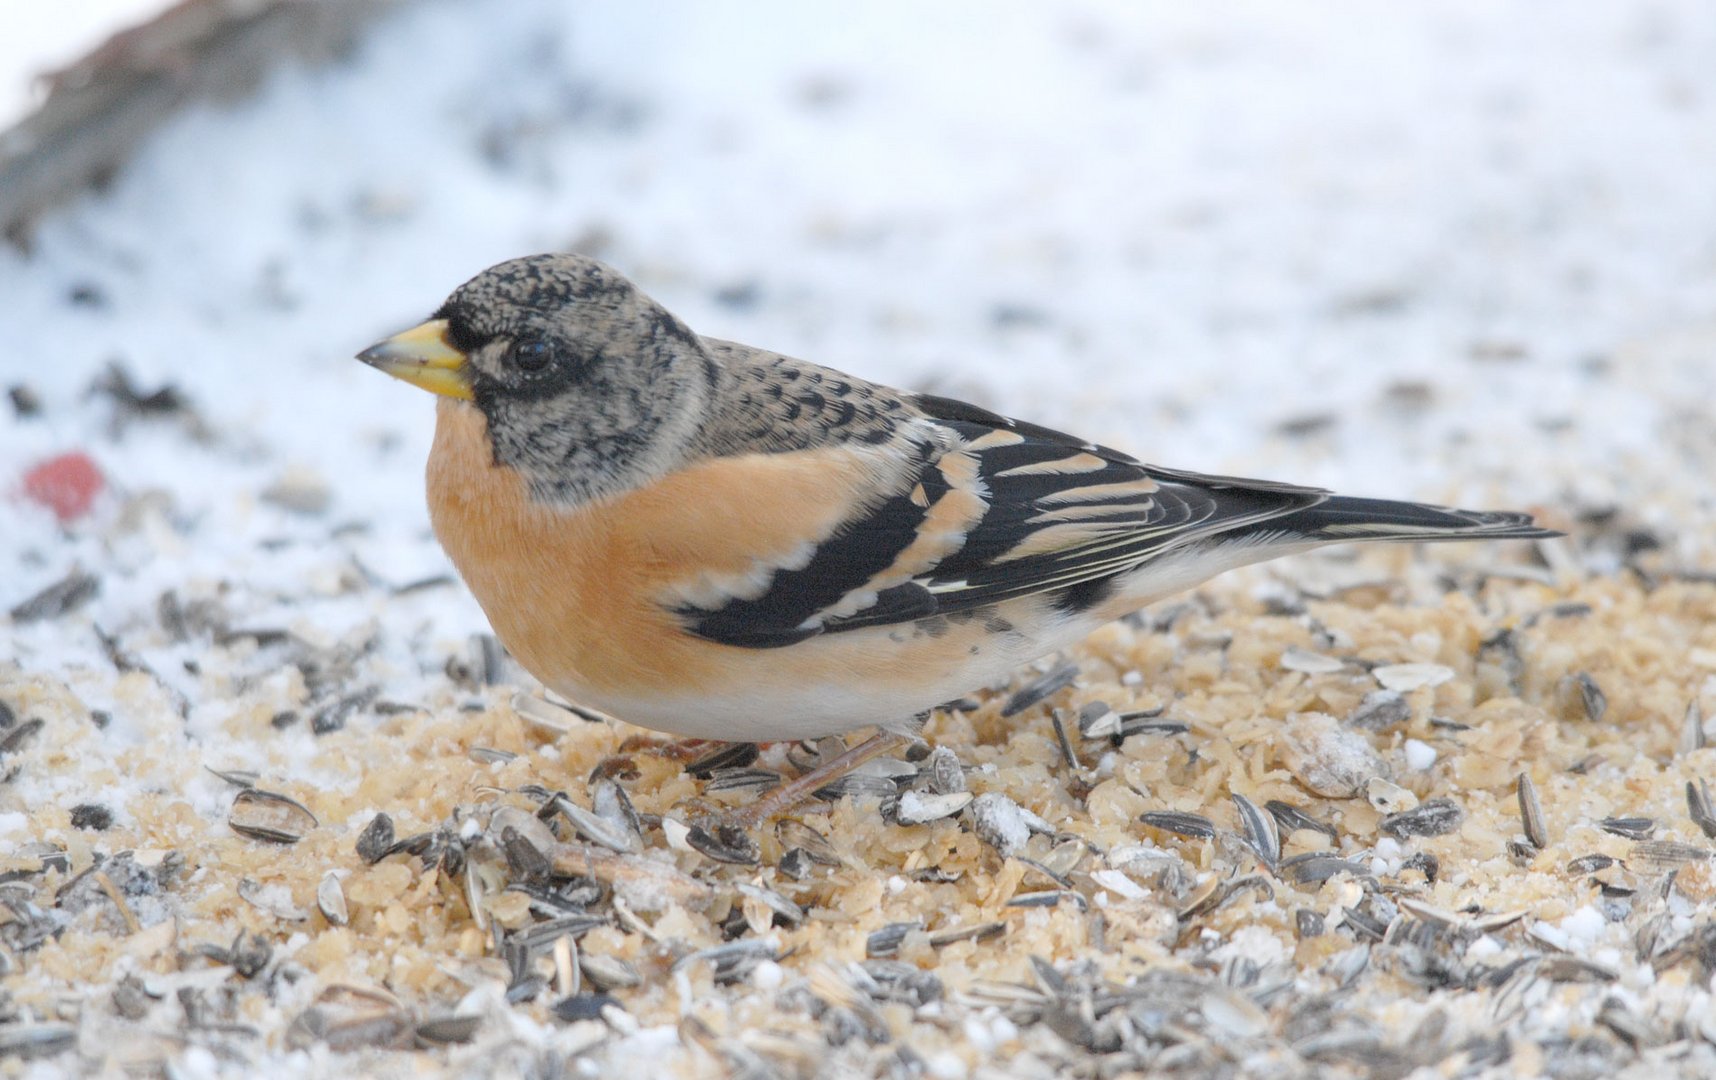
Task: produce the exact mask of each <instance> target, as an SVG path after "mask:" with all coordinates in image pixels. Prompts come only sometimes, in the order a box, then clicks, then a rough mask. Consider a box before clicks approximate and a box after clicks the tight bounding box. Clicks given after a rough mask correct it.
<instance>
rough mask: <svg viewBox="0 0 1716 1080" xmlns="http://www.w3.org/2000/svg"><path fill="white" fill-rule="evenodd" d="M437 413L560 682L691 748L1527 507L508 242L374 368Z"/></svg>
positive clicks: (464, 528) (910, 689)
mask: <svg viewBox="0 0 1716 1080" xmlns="http://www.w3.org/2000/svg"><path fill="white" fill-rule="evenodd" d="M359 359H361V360H363V361H364V362H366V363H368V364H371V365H373V366H375V367H377V368H379V369H381V370H382V371H385V372H386V373H388V374H389V375H393V376H395V377H397V378H400V379H403V380H405V381H406V382H409V383H412V384H414V385H417V386H420V387H422V388H424V389H426V390H430V391H433V392H434V393H435V394H437V395H439V397H440V400H439V404H438V408H437V412H436V425H435V438H434V444H433V448H432V449H431V451H430V454H429V463H428V470H427V474H428V498H429V510H430V518H431V521H432V522H433V524H434V529H435V534H436V536H437V537H438V538H439V539H440V541H441V544H442V546H443V547H445V549H446V551H447V554H448V555H449V556H450V557H451V558H452V560H453V563H454V565H455V566H456V567H457V568H458V570H459V573H460V574H461V575H462V576H463V577H464V580H465V582H466V583H467V584H468V585H469V586H470V588H471V591H472V592H473V593H474V594H475V595H476V598H477V600H478V602H479V603H480V604H481V605H482V608H483V611H484V612H485V613H486V614H487V615H488V618H489V621H490V622H491V623H492V624H493V626H494V630H495V633H496V634H497V635H498V636H499V637H500V640H501V641H502V642H503V643H504V644H505V645H506V646H507V648H508V649H510V650H511V651H512V653H513V655H514V656H516V657H517V658H518V660H519V662H520V663H521V664H523V665H524V667H525V668H526V669H527V670H529V671H530V672H531V674H533V675H535V676H536V677H537V678H538V679H540V680H541V681H542V682H543V683H544V684H545V685H546V686H548V687H550V688H552V689H553V690H555V691H556V692H558V693H560V694H563V695H565V696H566V697H567V698H569V699H571V700H573V701H576V702H580V703H583V704H586V705H590V706H593V707H595V708H598V709H601V710H602V711H604V712H607V713H609V714H611V715H613V716H616V717H619V718H621V719H623V720H627V721H630V722H632V723H635V724H640V725H642V726H644V727H648V728H653V729H655V730H658V731H663V732H671V733H674V734H678V735H684V736H692V737H696V738H707V739H721V740H744V741H771V740H795V739H808V738H814V737H819V736H824V735H830V734H835V733H842V732H847V731H851V730H853V729H856V728H861V727H866V726H870V725H876V726H879V727H880V728H881V729H882V730H881V733H880V734H878V735H877V736H876V737H874V738H872V739H870V740H869V741H868V742H866V743H863V744H861V745H860V746H858V747H856V748H854V749H853V750H852V751H849V752H848V753H846V754H843V755H841V756H840V757H839V758H837V759H836V760H835V761H833V762H830V763H828V764H827V765H826V766H824V767H823V768H820V769H818V770H816V771H815V772H814V773H813V774H811V775H810V776H807V777H803V778H800V780H799V781H795V782H794V783H793V784H788V785H785V786H783V787H782V788H778V789H776V791H775V792H774V793H772V794H771V795H770V796H769V797H768V798H766V799H764V800H762V801H760V802H758V803H754V804H752V806H751V807H749V808H747V809H746V810H745V811H744V812H743V813H742V815H741V818H742V823H743V824H755V823H756V822H758V821H761V820H764V819H765V818H766V817H767V816H769V815H770V814H772V813H776V812H779V811H780V810H782V809H784V808H786V807H787V806H790V805H792V804H793V803H794V802H796V801H801V800H802V799H803V798H804V797H807V796H808V795H809V794H810V793H811V792H812V791H814V790H816V789H817V788H818V787H820V786H822V785H824V784H826V783H827V782H828V780H829V779H830V778H831V777H832V776H834V775H838V774H839V773H840V772H841V771H844V770H847V769H849V768H851V767H853V766H854V765H855V764H856V763H857V762H859V761H862V760H863V759H864V758H866V757H869V756H873V755H874V754H877V753H880V752H882V751H884V750H887V749H889V748H890V747H892V746H896V745H898V743H899V742H900V741H901V740H903V739H904V738H908V737H910V732H911V731H913V730H914V728H913V727H912V718H916V717H918V716H919V715H920V714H923V713H925V712H926V711H927V710H929V709H930V708H932V707H933V706H935V705H937V704H939V703H942V702H946V701H949V700H952V699H954V698H957V697H959V696H961V695H963V694H965V693H966V692H968V691H970V690H972V689H973V688H977V687H982V686H987V685H990V684H992V683H995V682H997V681H998V680H1000V679H1001V678H1002V677H1004V676H1006V675H1007V674H1008V673H1009V672H1011V671H1013V670H1015V669H1017V668H1019V667H1020V666H1021V665H1024V664H1026V663H1028V662H1030V661H1032V660H1035V659H1037V658H1038V657H1040V656H1042V655H1044V654H1046V653H1049V652H1053V651H1054V650H1057V649H1060V648H1063V647H1065V646H1068V645H1071V644H1072V643H1074V642H1076V641H1078V640H1079V639H1080V638H1083V637H1084V636H1085V635H1086V634H1088V633H1090V632H1091V631H1092V630H1094V629H1096V628H1097V627H1098V626H1101V625H1102V624H1103V623H1106V622H1108V621H1110V620H1112V619H1116V618H1119V617H1121V616H1123V615H1126V614H1128V613H1130V612H1133V611H1136V610H1138V609H1139V608H1141V607H1144V606H1145V605H1147V604H1149V603H1151V602H1152V601H1154V600H1158V599H1161V598H1162V597H1165V596H1168V595H1169V594H1172V593H1176V592H1179V591H1181V590H1183V589H1186V588H1189V587H1191V586H1193V585H1196V584H1198V583H1199V582H1202V581H1204V580H1206V579H1207V578H1210V577H1212V576H1213V575H1215V574H1219V573H1221V572H1223V571H1225V570H1229V569H1232V568H1234V567H1238V566H1243V565H1245V564H1248V563H1254V562H1258V561H1260V560H1264V559H1271V558H1274V557H1276V556H1278V555H1285V554H1290V553H1294V552H1301V551H1305V550H1307V549H1310V548H1314V547H1318V546H1321V545H1324V544H1331V543H1346V542H1351V541H1360V540H1363V541H1371V540H1386V541H1423V540H1467V539H1504V538H1505V539H1528V538H1535V537H1548V536H1555V535H1559V534H1557V533H1554V532H1551V531H1549V530H1546V529H1541V528H1538V527H1536V526H1534V525H1533V524H1532V521H1531V518H1530V517H1529V516H1527V515H1525V514H1516V513H1492V512H1483V511H1471V510H1454V509H1447V508H1444V507H1438V506H1427V505H1421V504H1418V503H1409V502H1392V501H1385V500H1381V499H1363V498H1348V497H1344V496H1338V495H1332V494H1330V493H1329V492H1327V491H1323V490H1320V489H1317V488H1309V487H1300V486H1297V485H1293V484H1281V483H1272V482H1268V481H1258V480H1242V479H1236V478H1232V477H1223V476H1205V475H1201V474H1198V473H1193V472H1184V471H1180V470H1176V469H1165V468H1160V467H1158V466H1154V465H1147V464H1144V463H1143V462H1140V461H1138V460H1137V459H1135V458H1133V457H1131V456H1129V455H1127V454H1124V453H1121V452H1120V451H1117V450H1111V449H1109V448H1107V447H1104V446H1098V445H1096V444H1094V443H1090V442H1086V441H1085V440H1083V439H1080V438H1078V437H1076V436H1073V435H1066V434H1062V433H1061V432H1058V431H1052V430H1050V429H1048V428H1045V427H1039V426H1038V425H1036V424H1031V423H1026V422H1024V421H1020V420H1012V419H1009V418H1007V417H1004V416H998V415H996V414H995V413H992V412H989V411H987V410H985V409H981V408H978V407H977V406H975V405H969V404H967V403H965V402H962V401H955V400H952V399H949V398H943V397H935V396H932V395H928V394H914V393H908V392H905V391H900V390H894V389H891V388H889V387H886V386H880V385H878V384H875V383H870V382H866V381H864V380H863V379H859V378H855V377H853V376H850V375H846V374H843V373H841V372H838V371H834V370H832V369H829V368H824V367H818V366H816V365H814V364H809V363H806V362H804V361H802V360H795V359H793V358H791V357H787V356H781V355H779V354H777V353H772V352H768V351H766V350H763V349H757V348H752V347H750V346H748V345H739V344H735V343H733V342H729V341H718V340H715V339H713V338H705V337H700V336H699V335H697V334H696V333H694V332H693V331H692V330H691V329H690V328H689V327H687V326H686V325H685V324H684V323H682V322H680V321H679V320H678V319H677V318H675V317H674V316H673V315H672V314H671V313H670V312H668V311H667V310H666V309H664V308H663V307H661V305H659V304H657V303H656V302H655V301H653V300H651V299H650V298H649V297H648V296H645V295H644V294H643V293H642V292H641V291H640V290H639V289H638V288H637V287H636V286H634V285H633V284H632V283H631V282H630V281H628V280H626V279H625V278H624V277H622V276H621V275H620V274H619V273H617V272H616V271H614V270H612V269H610V268H609V267H607V266H604V265H602V264H601V263H598V262H595V261H594V260H591V259H587V258H583V257H580V256H574V255H537V256H532V257H528V258H522V259H514V260H511V261H509V262H504V263H501V264H500V265H498V266H494V267H491V268H490V269H488V270H485V271H483V272H482V273H481V274H478V275H477V276H476V277H474V278H472V279H471V280H470V281H468V282H466V283H465V284H463V285H461V286H459V288H458V289H457V290H455V291H454V292H453V294H452V295H451V296H450V297H448V299H447V301H446V303H444V304H443V305H441V308H440V310H438V311H437V312H435V314H434V315H433V317H431V318H430V319H429V320H428V321H427V322H425V323H423V324H422V325H420V326H417V327H415V328H414V329H411V330H407V331H405V332H403V333H401V334H398V335H396V336H394V337H391V338H388V339H387V340H386V341H383V342H381V343H380V344H378V345H375V346H373V347H372V348H370V349H367V350H365V351H364V352H363V353H361V354H359Z"/></svg>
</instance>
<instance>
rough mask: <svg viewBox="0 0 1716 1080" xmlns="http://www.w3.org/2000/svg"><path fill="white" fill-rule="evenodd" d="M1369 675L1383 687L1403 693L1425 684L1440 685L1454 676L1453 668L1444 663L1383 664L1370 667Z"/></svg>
mask: <svg viewBox="0 0 1716 1080" xmlns="http://www.w3.org/2000/svg"><path fill="white" fill-rule="evenodd" d="M1371 676H1372V677H1373V678H1375V679H1376V681H1377V682H1379V683H1381V684H1382V686H1383V689H1385V690H1394V691H1397V692H1399V693H1405V692H1407V691H1409V690H1417V689H1419V688H1420V687H1425V686H1441V685H1442V684H1443V683H1445V682H1447V681H1448V680H1450V679H1452V678H1453V677H1454V669H1453V668H1451V667H1448V666H1446V665H1444V664H1384V665H1383V666H1382V667H1379V668H1374V669H1372V670H1371Z"/></svg>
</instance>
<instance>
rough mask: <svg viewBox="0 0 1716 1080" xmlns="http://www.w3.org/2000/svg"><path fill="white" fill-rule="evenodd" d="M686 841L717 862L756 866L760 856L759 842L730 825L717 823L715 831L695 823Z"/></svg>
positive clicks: (694, 848) (686, 836)
mask: <svg viewBox="0 0 1716 1080" xmlns="http://www.w3.org/2000/svg"><path fill="white" fill-rule="evenodd" d="M685 842H686V843H687V844H689V845H691V847H692V849H693V850H695V851H699V852H701V853H702V854H704V855H706V856H708V857H709V858H711V859H714V860H715V861H716V862H721V863H728V864H731V865H734V866H755V865H757V861H758V859H759V857H760V856H759V854H758V851H757V842H756V841H755V840H752V839H751V838H750V837H749V836H746V835H745V833H744V830H742V829H736V828H733V827H732V826H730V825H717V826H716V827H715V831H714V832H711V831H709V830H708V829H706V828H704V827H703V826H701V825H693V826H692V827H691V830H690V831H689V832H688V833H686V835H685Z"/></svg>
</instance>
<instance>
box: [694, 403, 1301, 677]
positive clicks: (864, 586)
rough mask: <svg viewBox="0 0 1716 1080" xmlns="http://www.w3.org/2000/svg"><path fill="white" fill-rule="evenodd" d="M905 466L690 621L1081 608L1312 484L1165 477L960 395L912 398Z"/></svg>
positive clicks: (788, 628)
mask: <svg viewBox="0 0 1716 1080" xmlns="http://www.w3.org/2000/svg"><path fill="white" fill-rule="evenodd" d="M908 400H909V401H910V402H911V404H912V405H913V406H914V408H915V410H916V411H917V413H918V414H919V415H920V417H921V418H922V422H921V423H920V425H919V430H920V432H923V431H927V432H929V434H930V435H932V436H933V437H928V438H919V437H912V436H908V437H907V440H906V442H905V443H904V444H903V445H906V446H908V447H909V449H908V450H906V451H905V453H906V454H907V455H908V460H907V461H906V463H905V464H906V467H905V468H904V469H902V470H900V471H899V472H898V473H897V474H896V475H895V476H894V477H893V478H891V479H889V480H888V481H886V482H885V483H883V484H882V485H881V486H880V487H879V489H878V490H877V491H875V492H874V493H873V497H872V498H868V499H860V500H855V501H854V503H853V509H852V513H851V515H850V516H849V517H848V518H847V519H846V520H845V521H844V523H843V524H842V525H841V526H840V527H839V528H838V529H836V530H835V531H834V532H833V534H832V535H830V536H829V537H828V538H827V539H825V540H823V541H822V542H820V543H819V544H817V545H816V546H815V548H814V550H812V551H811V552H810V553H809V556H808V558H807V559H803V560H799V564H798V565H796V566H794V567H791V568H782V569H779V570H777V571H775V572H774V573H773V575H772V577H771V578H770V580H769V582H768V585H767V586H766V588H764V589H763V590H762V591H761V592H760V593H756V594H755V595H750V596H747V597H736V596H735V597H728V598H714V599H710V600H709V601H708V602H705V603H700V604H699V605H698V606H695V607H691V606H687V607H683V608H681V609H680V614H681V616H682V617H683V618H684V619H685V620H686V623H687V626H688V628H689V629H690V630H691V631H692V632H694V633H696V634H699V635H700V636H703V637H705V638H709V639H711V640H714V641H720V642H724V643H727V644H731V645H738V646H746V647H754V648H766V647H772V646H780V645H788V644H792V643H793V642H796V641H801V640H803V639H805V638H807V637H810V636H813V635H815V634H820V633H836V632H840V631H844V630H851V629H856V628H858V627H866V626H878V625H888V624H897V623H905V622H911V621H914V620H917V619H923V618H928V617H931V616H935V615H949V614H955V613H958V612H963V611H970V610H972V609H975V608H980V607H984V606H986V605H989V604H993V603H996V602H998V601H1001V600H1006V599H1010V598H1013V597H1018V596H1023V595H1028V594H1032V593H1053V594H1055V601H1056V603H1057V604H1059V605H1060V606H1062V607H1063V608H1065V609H1067V610H1069V611H1077V610H1082V609H1084V608H1087V607H1090V606H1092V605H1094V604H1096V603H1098V602H1100V601H1101V600H1102V599H1104V598H1105V597H1106V596H1107V595H1108V592H1109V582H1110V581H1111V580H1112V579H1113V578H1114V577H1115V576H1116V575H1118V574H1120V573H1123V572H1124V571H1126V570H1129V569H1131V568H1133V567H1135V566H1137V565H1138V564H1139V563H1141V562H1143V561H1145V560H1147V559H1149V558H1152V557H1153V556H1155V555H1157V554H1160V553H1161V552H1163V551H1166V550H1169V549H1170V548H1174V547H1178V546H1180V545H1181V544H1184V543H1187V542H1190V541H1194V540H1197V539H1200V538H1204V537H1208V536H1211V535H1213V534H1216V533H1221V532H1226V531H1228V530H1230V529H1236V528H1242V527H1244V526H1247V525H1250V524H1254V523H1257V522H1260V521H1265V520H1268V519H1270V518H1274V517H1279V516H1281V515H1284V514H1290V513H1292V512H1294V511H1296V510H1300V509H1303V508H1305V507H1308V506H1313V505H1316V504H1317V503H1320V502H1322V501H1323V500H1324V499H1326V498H1327V497H1328V495H1327V493H1326V492H1324V491H1321V490H1319V489H1315V488H1304V487H1295V486H1291V485H1285V484H1271V483H1267V482H1260V481H1251V480H1237V479H1231V478H1226V477H1214V476H1202V475H1198V474H1195V473H1184V472H1175V471H1172V470H1167V469H1159V468H1155V467H1152V466H1147V465H1144V464H1142V463H1140V462H1138V461H1137V460H1135V459H1133V458H1131V457H1129V456H1127V455H1125V454H1122V453H1120V452H1118V451H1115V450H1110V449H1107V448H1105V447H1101V446H1097V445H1094V444H1091V443H1087V442H1084V441H1083V440H1080V439H1077V438H1074V437H1073V436H1070V435H1065V434H1062V433H1060V432H1057V431H1051V430H1049V429H1047V428H1043V427H1038V426H1036V425H1033V424H1027V423H1023V422H1019V421H1014V420H1010V419H1007V418H1006V417H1003V416H999V415H996V414H994V413H991V412H987V411H985V410H982V409H979V408H976V407H975V406H971V405H967V404H965V403H963V402H958V401H953V400H950V399H946V398H937V397H929V396H916V397H909V398H908Z"/></svg>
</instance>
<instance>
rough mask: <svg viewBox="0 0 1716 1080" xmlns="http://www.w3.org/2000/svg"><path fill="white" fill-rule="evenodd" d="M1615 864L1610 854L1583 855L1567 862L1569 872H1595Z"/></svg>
mask: <svg viewBox="0 0 1716 1080" xmlns="http://www.w3.org/2000/svg"><path fill="white" fill-rule="evenodd" d="M1613 865H1615V860H1614V858H1613V857H1611V856H1608V855H1601V854H1595V855H1581V856H1579V857H1578V858H1577V859H1574V860H1572V861H1571V862H1569V863H1568V864H1567V872H1568V873H1569V874H1594V873H1596V872H1597V871H1599V870H1607V869H1608V868H1609V867H1611V866H1613Z"/></svg>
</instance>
